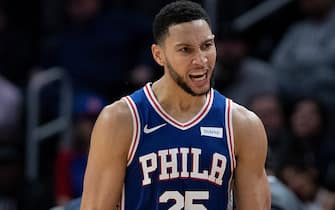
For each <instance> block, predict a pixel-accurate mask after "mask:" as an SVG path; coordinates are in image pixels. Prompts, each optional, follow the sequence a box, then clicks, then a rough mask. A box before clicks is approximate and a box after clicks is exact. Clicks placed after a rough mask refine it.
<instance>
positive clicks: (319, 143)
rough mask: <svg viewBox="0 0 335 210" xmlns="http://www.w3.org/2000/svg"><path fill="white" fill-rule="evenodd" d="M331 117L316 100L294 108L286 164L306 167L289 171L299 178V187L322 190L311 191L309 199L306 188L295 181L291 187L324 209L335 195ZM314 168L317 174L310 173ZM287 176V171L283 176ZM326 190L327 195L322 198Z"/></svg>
mask: <svg viewBox="0 0 335 210" xmlns="http://www.w3.org/2000/svg"><path fill="white" fill-rule="evenodd" d="M327 117H328V115H327V112H325V109H324V108H323V105H322V103H321V102H319V101H318V100H316V99H313V98H301V99H299V100H297V101H296V102H295V103H294V104H293V111H292V113H291V115H290V130H291V142H292V145H291V147H290V150H289V152H288V153H286V154H287V155H285V157H286V160H285V162H288V163H292V161H295V162H297V163H298V165H299V164H300V165H302V166H294V165H293V164H291V165H290V166H289V167H287V168H290V170H289V174H291V175H292V174H293V175H296V178H297V179H298V183H299V182H302V183H300V184H301V185H306V186H305V187H306V188H307V187H308V189H311V185H310V184H313V183H314V184H315V185H318V188H319V189H318V190H317V192H316V190H313V191H312V190H311V192H310V193H309V195H306V193H308V190H306V189H304V186H299V184H294V181H292V183H291V184H292V185H293V186H295V188H296V190H298V191H299V192H298V193H300V194H302V195H301V196H303V197H304V198H302V200H304V201H307V202H312V203H313V202H314V201H313V200H315V202H319V203H320V205H324V204H323V202H324V200H326V198H327V197H328V195H330V193H329V192H330V190H333V191H334V183H335V182H334V169H333V167H334V165H335V155H334V151H335V145H334V140H333V139H332V138H330V137H331V136H330V135H329V133H328V128H329V127H328V120H327ZM298 161H300V163H299V162H298ZM292 165H293V166H294V168H293V169H294V170H293V169H292ZM306 166H308V167H306ZM310 166H311V167H310ZM306 168H307V169H308V170H307V169H306ZM310 168H313V170H310ZM298 169H299V170H298ZM301 169H304V170H301ZM305 169H306V170H305ZM298 172H299V173H298ZM300 172H301V173H300ZM306 172H307V174H306ZM311 172H312V173H311ZM286 173H287V172H286V169H285V167H284V169H283V174H286ZM289 179H291V178H287V180H289ZM296 185H298V186H296ZM322 190H324V191H325V192H326V193H324V195H323V196H320V195H321V194H320V192H322ZM300 191H301V192H300Z"/></svg>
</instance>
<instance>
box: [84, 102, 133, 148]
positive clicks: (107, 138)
mask: <svg viewBox="0 0 335 210" xmlns="http://www.w3.org/2000/svg"><path fill="white" fill-rule="evenodd" d="M131 138H132V115H131V112H130V109H129V107H128V105H127V104H126V102H125V101H124V100H122V99H121V100H119V101H116V102H114V103H113V104H111V105H108V106H106V107H104V109H103V110H102V111H101V113H100V114H99V117H98V119H97V121H96V123H95V125H94V129H93V133H92V142H91V144H92V145H95V144H99V145H105V146H107V145H111V146H113V147H115V148H116V147H117V146H118V145H120V146H121V147H122V148H124V149H126V148H127V147H128V146H129V145H130V142H131Z"/></svg>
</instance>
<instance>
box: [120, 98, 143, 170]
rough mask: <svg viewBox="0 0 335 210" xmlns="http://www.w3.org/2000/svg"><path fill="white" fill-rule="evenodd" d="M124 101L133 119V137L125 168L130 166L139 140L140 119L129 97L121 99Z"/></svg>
mask: <svg viewBox="0 0 335 210" xmlns="http://www.w3.org/2000/svg"><path fill="white" fill-rule="evenodd" d="M123 99H124V101H125V102H126V103H127V105H128V107H129V109H130V113H131V117H132V118H133V137H132V140H131V144H130V148H129V151H128V157H127V166H129V165H130V163H131V161H132V160H133V158H134V155H135V152H136V149H137V146H138V143H139V140H140V133H141V132H140V131H141V122H140V117H139V114H138V111H137V107H136V105H135V103H134V101H133V100H132V99H131V98H130V97H129V96H126V97H123Z"/></svg>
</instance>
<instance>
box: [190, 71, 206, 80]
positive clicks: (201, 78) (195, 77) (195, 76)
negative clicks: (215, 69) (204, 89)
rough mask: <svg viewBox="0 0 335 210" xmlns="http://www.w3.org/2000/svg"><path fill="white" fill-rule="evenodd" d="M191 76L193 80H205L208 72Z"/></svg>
mask: <svg viewBox="0 0 335 210" xmlns="http://www.w3.org/2000/svg"><path fill="white" fill-rule="evenodd" d="M190 78H191V79H192V80H193V81H201V80H205V79H206V78H207V73H203V74H190Z"/></svg>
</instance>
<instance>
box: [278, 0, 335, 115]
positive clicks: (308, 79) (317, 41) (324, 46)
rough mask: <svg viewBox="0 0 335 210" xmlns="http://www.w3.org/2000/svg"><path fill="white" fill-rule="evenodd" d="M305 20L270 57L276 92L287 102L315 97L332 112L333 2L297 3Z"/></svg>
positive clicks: (334, 68) (306, 0) (334, 93)
mask: <svg viewBox="0 0 335 210" xmlns="http://www.w3.org/2000/svg"><path fill="white" fill-rule="evenodd" d="M299 5H300V8H301V10H302V12H303V13H304V14H305V19H304V20H303V21H301V22H298V23H296V24H295V25H293V26H292V27H291V28H290V29H289V30H288V32H287V33H286V34H285V35H284V38H283V39H282V41H281V42H280V44H279V46H278V47H277V49H276V50H275V51H274V53H273V56H272V64H273V67H274V68H275V70H276V77H277V78H278V80H279V84H280V90H281V92H282V94H283V96H285V97H286V99H287V100H288V101H290V102H292V101H293V100H295V99H296V98H297V97H298V96H299V95H301V94H303V95H305V96H313V97H314V96H316V97H318V98H320V99H321V100H323V101H324V102H325V103H326V105H327V106H328V108H331V109H332V110H333V111H334V105H335V59H334V57H335V1H334V0H299Z"/></svg>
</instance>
